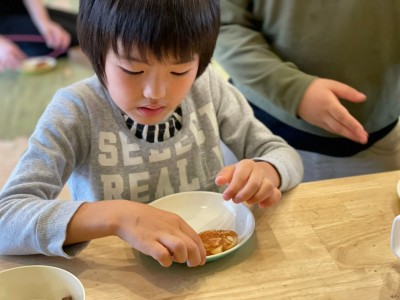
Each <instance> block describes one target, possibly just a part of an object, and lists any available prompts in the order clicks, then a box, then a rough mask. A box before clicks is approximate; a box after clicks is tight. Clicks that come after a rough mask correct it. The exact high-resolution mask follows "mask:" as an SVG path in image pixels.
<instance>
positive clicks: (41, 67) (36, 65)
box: [21, 56, 57, 74]
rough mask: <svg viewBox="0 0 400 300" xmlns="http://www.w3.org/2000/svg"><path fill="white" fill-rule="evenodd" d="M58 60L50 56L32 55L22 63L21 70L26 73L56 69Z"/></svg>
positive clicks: (38, 72)
mask: <svg viewBox="0 0 400 300" xmlns="http://www.w3.org/2000/svg"><path fill="white" fill-rule="evenodd" d="M56 65H57V60H56V59H55V58H54V57H50V56H37V57H31V58H28V59H26V60H24V62H23V63H22V66H21V72H22V73H25V74H40V73H44V72H47V71H49V70H51V69H54V68H55V66H56Z"/></svg>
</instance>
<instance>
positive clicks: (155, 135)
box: [122, 107, 182, 143]
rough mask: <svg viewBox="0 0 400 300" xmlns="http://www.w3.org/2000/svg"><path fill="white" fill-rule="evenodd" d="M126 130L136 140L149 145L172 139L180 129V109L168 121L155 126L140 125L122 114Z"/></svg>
mask: <svg viewBox="0 0 400 300" xmlns="http://www.w3.org/2000/svg"><path fill="white" fill-rule="evenodd" d="M122 114H123V116H124V119H125V124H126V126H127V127H128V129H130V130H132V131H133V132H134V133H135V136H136V137H137V138H138V139H142V140H145V141H147V142H149V143H158V142H163V141H166V140H168V139H170V138H172V137H173V136H174V135H175V134H176V133H177V132H178V131H179V130H180V129H181V128H182V109H181V108H180V107H178V108H177V109H176V110H175V111H174V112H173V114H172V115H171V117H170V118H169V120H168V121H166V122H165V123H162V124H156V125H142V124H139V123H137V122H135V121H133V120H132V119H131V118H130V117H129V116H128V115H127V114H125V113H122Z"/></svg>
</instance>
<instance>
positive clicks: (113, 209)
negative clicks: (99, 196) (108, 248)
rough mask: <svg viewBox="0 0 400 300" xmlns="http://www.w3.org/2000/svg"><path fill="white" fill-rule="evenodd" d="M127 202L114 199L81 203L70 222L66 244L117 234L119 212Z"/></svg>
mask: <svg viewBox="0 0 400 300" xmlns="http://www.w3.org/2000/svg"><path fill="white" fill-rule="evenodd" d="M125 202H126V201H125V200H112V201H100V202H90V203H85V204H83V205H81V206H80V208H79V209H78V210H77V211H76V213H75V214H74V216H73V217H72V218H71V220H70V222H69V224H68V227H67V235H66V239H65V242H64V245H71V244H76V243H80V242H84V241H90V240H93V239H97V238H102V237H106V236H111V235H115V234H116V232H117V228H118V220H119V219H120V218H119V212H120V211H121V208H122V207H123V206H124V204H125ZM122 211H123V209H122Z"/></svg>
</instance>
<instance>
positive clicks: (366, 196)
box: [0, 171, 400, 300]
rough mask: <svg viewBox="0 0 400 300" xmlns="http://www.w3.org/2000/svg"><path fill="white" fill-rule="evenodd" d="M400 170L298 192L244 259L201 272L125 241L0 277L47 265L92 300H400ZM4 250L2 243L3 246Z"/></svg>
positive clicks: (37, 260) (22, 261)
mask: <svg viewBox="0 0 400 300" xmlns="http://www.w3.org/2000/svg"><path fill="white" fill-rule="evenodd" d="M399 179H400V171H395V172H387V173H380V174H371V175H365V176H357V177H348V178H343V179H334V180H325V181H318V182H311V183H303V184H300V185H299V186H298V187H297V188H295V189H293V190H292V191H290V192H288V193H286V194H285V195H284V198H283V201H282V202H281V203H280V204H279V205H278V206H276V207H274V208H272V209H268V210H264V211H263V210H260V209H255V210H254V214H255V218H256V230H255V232H254V234H253V236H252V237H251V238H250V240H249V241H248V242H247V243H246V244H245V245H244V246H243V247H242V248H240V249H239V250H237V251H236V252H234V253H232V254H229V255H228V256H226V257H224V258H223V259H220V260H217V261H214V262H210V263H207V264H206V265H205V266H203V267H198V268H187V267H186V266H184V265H179V264H175V265H173V266H172V267H170V268H163V267H161V266H159V265H158V263H157V262H155V261H154V260H152V259H151V258H149V257H147V256H144V255H142V254H139V253H137V252H136V251H134V250H132V249H131V248H130V247H129V246H128V245H127V244H126V243H124V242H122V241H121V240H119V239H118V238H115V237H110V238H104V239H99V240H96V241H92V242H91V243H90V245H89V247H88V248H87V249H85V250H84V251H83V252H82V253H81V254H80V255H79V256H78V257H77V258H75V259H72V260H66V259H63V258H57V257H44V256H39V255H35V256H28V257H26V256H19V257H17V256H8V257H7V256H2V257H0V270H4V269H7V268H11V267H16V266H20V265H31V264H46V265H52V266H57V267H61V268H64V269H66V270H68V271H70V272H72V273H73V274H75V275H77V276H78V277H79V278H80V280H81V281H82V283H83V285H84V286H85V289H86V295H87V299H96V300H101V299H107V300H110V299H352V300H354V299H363V300H365V299H400V275H399V272H400V261H399V260H397V259H396V257H395V256H394V255H393V254H392V252H391V249H390V244H389V241H390V232H391V224H392V221H393V218H394V217H395V216H396V215H397V214H399V213H400V209H399V207H400V205H399V198H398V196H397V194H396V183H397V181H398V180H399ZM0 242H1V241H0Z"/></svg>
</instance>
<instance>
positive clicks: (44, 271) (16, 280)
mask: <svg viewBox="0 0 400 300" xmlns="http://www.w3.org/2000/svg"><path fill="white" fill-rule="evenodd" d="M67 296H71V297H72V299H73V300H84V299H85V290H84V288H83V285H82V283H81V282H80V281H79V279H78V278H77V277H76V276H74V275H73V274H71V273H69V272H67V271H65V270H63V269H59V268H56V267H51V266H42V265H33V266H23V267H16V268H12V269H8V270H4V271H2V272H0V299H10V300H11V299H12V300H27V299H32V300H33V299H37V300H39V299H40V300H45V299H49V300H50V299H58V300H61V299H62V298H63V297H67Z"/></svg>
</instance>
